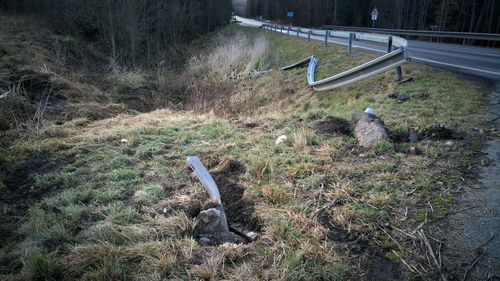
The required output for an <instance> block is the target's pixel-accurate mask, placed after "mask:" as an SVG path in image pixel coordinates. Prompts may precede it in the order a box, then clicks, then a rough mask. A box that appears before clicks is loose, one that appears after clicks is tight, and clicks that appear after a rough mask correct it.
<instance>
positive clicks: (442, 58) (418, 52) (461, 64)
mask: <svg viewBox="0 0 500 281" xmlns="http://www.w3.org/2000/svg"><path fill="white" fill-rule="evenodd" d="M236 20H237V21H238V22H240V23H241V24H242V25H245V26H253V27H260V26H261V25H262V24H263V23H264V22H261V21H257V20H253V19H247V18H243V17H239V16H236ZM301 30H303V31H304V32H307V31H308V30H313V31H314V32H315V33H323V34H324V32H325V31H324V30H320V29H307V28H302V29H301ZM293 34H294V36H295V34H296V33H293ZM300 36H302V37H307V35H306V34H301V35H300ZM311 39H315V40H321V41H324V40H325V38H324V36H311ZM328 42H332V43H336V44H341V45H347V39H344V38H329V39H328ZM353 47H354V48H358V49H363V50H367V51H370V52H375V53H385V52H386V51H387V47H386V46H385V45H382V44H378V43H373V42H365V41H356V42H355V43H354V44H353ZM407 49H408V52H409V53H410V56H411V60H412V61H413V62H417V63H422V64H426V65H431V66H435V67H439V68H444V69H447V70H452V71H456V72H461V73H465V74H470V75H474V76H479V77H483V78H486V79H489V80H494V81H500V49H495V48H481V47H471V46H462V45H456V44H444V43H433V42H425V41H415V40H408V48H407Z"/></svg>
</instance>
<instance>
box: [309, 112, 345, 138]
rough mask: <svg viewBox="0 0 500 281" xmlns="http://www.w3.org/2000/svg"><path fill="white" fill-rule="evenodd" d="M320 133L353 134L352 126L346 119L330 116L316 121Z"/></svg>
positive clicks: (316, 127)
mask: <svg viewBox="0 0 500 281" xmlns="http://www.w3.org/2000/svg"><path fill="white" fill-rule="evenodd" d="M315 129H316V131H317V132H318V134H322V135H349V134H351V126H350V123H349V121H347V120H346V119H342V118H338V117H333V116H328V117H326V118H325V119H324V120H321V121H319V122H318V123H316V126H315Z"/></svg>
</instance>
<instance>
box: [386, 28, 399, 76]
mask: <svg viewBox="0 0 500 281" xmlns="http://www.w3.org/2000/svg"><path fill="white" fill-rule="evenodd" d="M392 49H393V47H392V36H389V40H387V53H390V52H392ZM401 80H403V70H402V69H401V66H398V67H396V81H401Z"/></svg>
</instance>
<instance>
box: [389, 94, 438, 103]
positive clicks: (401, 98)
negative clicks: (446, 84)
mask: <svg viewBox="0 0 500 281" xmlns="http://www.w3.org/2000/svg"><path fill="white" fill-rule="evenodd" d="M388 97H389V98H391V99H394V100H396V102H397V103H403V102H406V101H409V100H412V99H427V98H428V97H429V94H428V93H426V92H417V93H411V94H409V95H403V94H399V93H392V94H390V95H389V96H388Z"/></svg>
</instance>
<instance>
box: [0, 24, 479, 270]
mask: <svg viewBox="0 0 500 281" xmlns="http://www.w3.org/2000/svg"><path fill="white" fill-rule="evenodd" d="M218 34H220V37H219V39H215V40H212V41H211V42H210V43H208V44H207V45H209V46H211V47H210V48H209V49H208V50H207V51H206V53H201V54H200V55H197V56H193V59H192V60H191V61H190V63H189V64H188V65H187V66H186V67H185V69H184V73H183V74H184V75H183V76H182V77H179V76H175V75H172V74H171V73H170V72H162V70H161V69H160V70H158V73H157V74H158V75H156V76H152V75H147V74H146V75H139V74H137V73H135V72H133V71H130V72H126V73H120V74H117V75H116V76H115V77H116V79H117V80H118V81H120V80H122V79H125V80H123V81H127V82H130V81H144V82H140V83H141V84H142V83H145V84H148V83H151V84H152V85H153V86H152V87H154V88H155V89H156V90H155V91H156V92H155V94H153V96H155V97H162V98H165V99H168V101H167V102H165V103H164V104H172V103H173V104H175V105H176V106H175V108H177V109H173V108H170V109H167V108H164V109H159V110H155V111H151V112H148V113H138V112H134V113H123V114H119V115H116V116H114V117H110V118H96V119H92V118H88V117H86V116H83V117H82V116H79V115H76V116H74V117H75V118H71V117H68V119H65V120H60V119H57V118H56V119H54V121H53V122H52V121H51V120H46V122H44V123H43V126H41V127H40V128H38V130H37V131H36V132H37V134H28V133H23V134H7V133H4V132H2V142H1V143H2V146H1V148H0V151H1V153H0V157H1V162H2V173H3V174H2V185H3V186H2V190H1V192H2V199H1V203H2V209H3V210H4V215H3V217H2V221H1V224H2V227H1V229H2V233H1V235H0V236H1V237H2V252H1V255H0V274H1V276H2V278H3V279H11V280H21V279H25V280H61V279H64V278H66V279H81V280H162V279H183V280H193V279H213V280H217V279H232V280H270V279H274V280H346V279H353V280H359V279H382V280H388V279H401V278H403V276H406V275H413V274H417V275H419V276H421V278H426V279H428V278H433V277H434V274H435V273H436V272H435V271H434V269H433V267H432V266H429V265H428V264H427V260H426V259H425V255H421V254H422V253H421V252H419V248H416V249H415V248H413V246H412V245H411V244H412V243H411V242H412V241H411V240H408V237H406V236H404V234H401V233H400V232H398V231H396V230H395V228H393V227H396V228H397V229H402V230H407V231H409V232H410V231H411V230H412V229H415V227H416V226H417V225H419V224H421V223H422V222H423V221H426V222H428V223H431V222H433V221H436V220H439V219H441V218H443V217H445V216H446V215H447V214H448V213H449V212H450V211H453V210H454V209H453V208H454V205H453V195H452V192H453V191H454V190H456V188H457V187H458V186H459V185H460V182H462V181H463V179H464V178H467V176H468V175H469V174H470V173H471V171H472V170H471V165H472V162H471V161H473V159H474V156H475V155H476V153H477V152H478V151H479V147H480V140H481V138H482V137H483V136H481V135H479V133H477V132H476V131H474V130H473V128H475V127H477V126H479V125H482V122H483V119H482V115H481V114H482V112H484V109H485V107H486V103H485V95H484V90H483V88H482V87H481V86H480V85H478V83H477V82H474V81H471V80H468V79H466V78H465V77H464V76H460V75H456V74H452V73H448V72H444V71H440V70H436V69H431V68H428V67H424V66H420V65H413V64H409V65H405V66H404V71H405V75H407V76H411V77H413V80H412V81H410V82H407V83H404V84H396V83H395V82H394V74H393V73H391V72H388V73H385V74H382V75H379V76H377V77H374V78H371V79H367V80H364V81H362V82H359V83H356V84H354V85H351V86H348V87H344V88H341V89H338V90H332V91H327V92H321V93H318V92H314V91H313V90H311V89H310V88H309V87H308V86H307V82H306V79H305V78H306V75H305V73H306V70H305V69H303V68H302V69H301V68H298V69H294V70H291V71H289V72H280V71H277V70H273V71H272V72H270V73H268V74H264V75H260V76H257V77H252V76H251V75H250V71H251V70H252V69H253V68H260V69H261V70H262V69H266V68H268V67H273V68H274V69H276V67H277V66H282V65H285V64H288V63H291V62H294V61H297V60H300V59H302V58H304V57H307V56H310V55H311V54H314V55H316V56H317V57H318V58H319V61H320V65H319V66H318V72H319V73H318V77H326V76H328V75H331V74H334V73H337V72H340V71H341V70H344V69H347V68H350V67H352V66H354V65H357V64H359V63H361V62H363V61H366V60H368V59H369V58H371V57H372V55H367V54H365V53H362V52H358V51H355V52H354V55H353V56H352V57H348V56H347V55H346V50H345V49H344V48H342V47H338V46H333V45H332V46H328V47H326V48H325V47H323V46H322V43H320V42H307V40H304V39H297V38H293V37H286V36H282V35H278V34H271V33H267V32H265V31H262V30H256V29H248V28H243V27H238V26H235V25H230V26H228V27H227V28H225V29H223V30H221V31H220V32H219V33H218ZM197 43H207V42H197ZM197 43H196V42H195V44H197ZM245 46H251V47H245ZM221 58H225V59H226V60H224V62H226V63H223V62H221ZM30 65H32V64H30ZM137 75H139V76H137ZM132 77H141V78H140V79H135V78H134V79H132ZM151 77H155V79H153V78H151ZM112 81H116V80H112ZM88 82H89V81H88V80H87V81H85V83H83V82H82V84H84V85H86V86H88V85H89V84H88ZM135 83H139V82H134V84H135ZM71 84H74V82H73V81H72V83H71ZM104 85H106V84H105V83H104ZM52 88H54V87H52ZM110 89H111V90H110ZM113 89H114V88H113V87H111V88H102V89H101V90H102V91H103V92H104V93H106V95H105V96H108V95H107V94H108V93H115V96H116V98H117V99H118V101H119V100H121V98H122V97H123V95H124V94H125V95H126V94H127V93H128V91H124V92H119V91H117V92H113ZM53 91H55V92H56V93H59V92H61V90H60V89H54V90H53ZM108 91H109V92H108ZM398 95H405V96H408V97H410V98H409V100H407V101H406V102H404V103H398V102H397V101H396V99H395V98H394V96H398ZM111 96H114V95H111ZM76 100H78V99H77V98H74V99H72V101H73V102H76ZM464 100H467V102H466V103H465V102H463V101H464ZM0 102H4V101H0ZM95 103H96V104H99V105H101V104H106V102H105V101H96V102H95ZM125 104H126V103H124V105H123V106H124V108H127V107H126V105H125ZM366 107H372V108H375V110H376V111H377V115H379V116H380V117H382V118H383V119H384V121H385V123H386V125H387V126H388V128H389V129H390V132H391V140H390V141H385V142H381V143H379V144H378V145H377V146H376V147H375V148H374V149H373V150H367V149H361V148H359V147H358V146H357V145H356V139H355V138H354V137H353V136H352V135H350V134H349V133H348V132H343V133H342V132H339V131H336V130H330V129H328V126H326V128H325V124H330V123H329V122H330V121H331V120H332V118H333V117H335V118H350V116H351V114H352V113H353V112H358V111H362V110H363V109H364V108H366ZM179 108H180V109H179ZM2 110H5V108H3V109H2ZM95 110H99V109H95ZM127 110H128V109H127ZM127 110H126V111H127ZM335 120H336V119H335ZM339 120H340V119H339ZM436 124H444V125H445V126H446V127H448V128H451V129H453V130H455V131H457V132H460V134H461V135H462V136H463V138H459V139H453V140H451V143H450V140H449V139H444V140H443V139H439V138H438V137H436V138H434V137H432V136H431V137H428V138H424V139H421V141H420V142H419V143H418V144H410V143H409V141H407V139H406V133H407V129H408V128H409V127H412V128H416V127H419V128H421V129H423V128H425V127H427V126H429V125H436ZM17 130H18V132H19V130H22V129H20V128H17ZM283 134H284V135H287V136H288V141H287V142H285V143H283V144H281V145H276V144H275V139H276V137H278V136H280V135H283ZM13 136H14V137H13ZM412 146H416V149H415V150H412V149H411V147H412ZM188 155H199V156H200V157H201V158H202V161H203V163H204V164H205V165H206V166H207V167H208V168H209V169H213V168H215V167H216V166H218V164H219V163H221V162H224V161H225V160H226V159H234V160H235V161H237V162H238V163H240V165H241V166H242V167H243V168H242V169H238V170H237V171H230V172H231V173H225V174H224V173H223V174H222V176H221V178H218V179H217V181H218V183H219V186H220V188H221V191H222V196H223V200H225V201H224V203H225V204H226V206H227V207H228V217H229V220H230V222H232V223H241V224H244V225H245V226H246V227H248V228H251V229H252V230H254V231H256V232H258V234H259V238H258V239H257V241H255V242H253V243H250V244H242V245H234V244H223V245H220V246H214V247H206V246H201V245H199V244H198V243H197V241H196V240H195V237H194V235H195V234H194V232H193V229H194V225H195V223H196V222H195V220H194V219H193V216H195V215H196V214H197V213H198V212H199V211H200V210H201V209H202V208H203V207H204V206H206V205H207V204H208V203H207V195H206V192H205V191H204V189H203V188H202V186H201V185H200V183H199V182H198V181H197V180H196V179H195V178H194V177H193V176H192V174H191V172H190V171H189V169H188V167H187V165H186V162H185V159H186V156H188ZM243 191H244V192H243ZM235 193H238V194H240V196H238V197H234V194H235ZM229 199H233V201H230V200H229ZM403 259H404V260H405V262H407V263H410V264H412V265H417V266H418V265H423V266H422V267H423V269H422V268H421V267H418V270H419V271H420V274H418V273H412V272H411V271H410V270H408V269H407V268H406V267H405V266H404V264H403V263H402V262H401V261H402V260H403ZM380 268H384V270H380Z"/></svg>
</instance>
